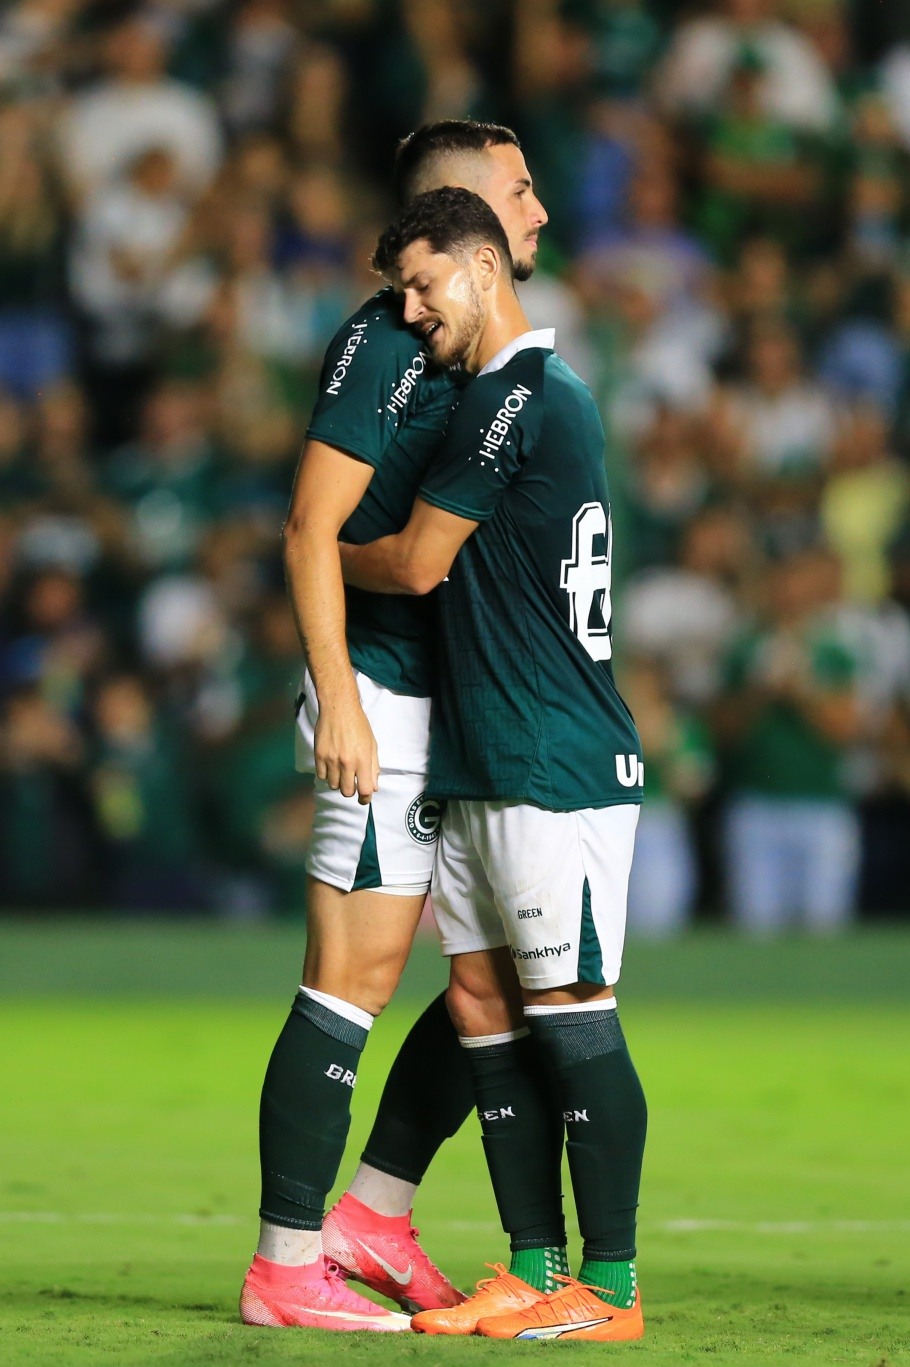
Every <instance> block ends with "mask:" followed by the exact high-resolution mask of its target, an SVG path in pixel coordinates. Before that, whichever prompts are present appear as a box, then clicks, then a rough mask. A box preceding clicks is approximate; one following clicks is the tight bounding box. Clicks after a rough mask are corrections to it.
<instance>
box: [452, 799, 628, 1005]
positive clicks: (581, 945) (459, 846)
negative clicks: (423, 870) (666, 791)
mask: <svg viewBox="0 0 910 1367" xmlns="http://www.w3.org/2000/svg"><path fill="white" fill-rule="evenodd" d="M639 811H640V808H639V806H638V805H637V804H632V803H629V804H622V805H621V806H617V807H602V808H586V809H585V810H583V811H578V812H548V811H543V810H542V809H541V808H540V807H532V806H530V805H529V804H527V803H521V802H464V801H453V802H449V803H448V805H447V808H446V815H445V819H444V821H443V824H442V836H441V838H440V841H439V850H438V852H437V856H436V867H435V870H434V873H433V885H432V899H433V911H434V913H435V916H436V924H437V925H438V927H439V933H440V937H441V939H442V949H443V953H444V954H446V955H452V954H469V953H472V952H473V951H475V950H479V949H496V948H498V947H499V946H501V945H508V946H509V948H510V949H511V951H512V958H513V960H514V961H515V968H516V970H517V972H518V977H519V979H520V981H521V983H522V985H523V986H524V987H528V988H534V989H543V988H550V987H563V986H565V985H567V984H568V983H574V982H589V983H597V984H603V985H605V986H612V984H613V983H615V982H616V981H617V979H618V978H619V970H620V966H621V964H622V949H623V940H624V938H625V930H626V898H627V893H628V887H629V871H630V869H631V867H632V848H633V845H634V843H635V827H636V826H637V824H638V814H639Z"/></svg>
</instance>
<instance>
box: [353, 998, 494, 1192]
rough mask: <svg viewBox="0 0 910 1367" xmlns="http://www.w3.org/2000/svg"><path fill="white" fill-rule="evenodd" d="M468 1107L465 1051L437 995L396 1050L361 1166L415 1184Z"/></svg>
mask: <svg viewBox="0 0 910 1367" xmlns="http://www.w3.org/2000/svg"><path fill="white" fill-rule="evenodd" d="M473 1107H474V1090H473V1087H472V1085H471V1074H470V1071H469V1069H468V1063H467V1059H466V1058H465V1050H464V1049H462V1047H461V1045H460V1044H459V1043H458V1035H457V1034H456V1032H455V1027H454V1025H453V1024H452V1022H451V1020H450V1019H449V1013H448V1010H447V1008H446V999H445V993H444V992H441V993H440V994H439V996H438V997H436V998H435V999H434V1000H433V1001H431V1002H430V1005H429V1006H428V1007H427V1009H426V1010H425V1011H424V1013H423V1015H422V1016H419V1017H418V1019H417V1020H416V1021H415V1022H414V1024H413V1025H412V1026H411V1029H410V1031H409V1033H408V1035H407V1038H406V1039H405V1041H404V1043H403V1044H402V1046H401V1048H400V1049H399V1050H398V1054H397V1056H396V1058H395V1062H394V1063H393V1064H392V1070H391V1072H390V1073H389V1076H388V1081H387V1082H386V1084H385V1087H384V1088H383V1092H382V1098H381V1100H380V1102H379V1110H378V1111H377V1112H376V1120H375V1121H374V1123H373V1129H372V1131H371V1133H370V1137H369V1139H368V1140H367V1146H366V1148H365V1149H364V1151H363V1154H362V1158H363V1161H364V1163H369V1164H370V1165H371V1167H374V1168H379V1170H380V1171H381V1172H387V1173H390V1174H391V1175H392V1176H393V1177H401V1178H403V1179H404V1181H406V1182H415V1183H418V1184H419V1183H420V1182H421V1181H422V1180H423V1178H424V1175H425V1174H426V1171H427V1168H428V1167H429V1166H430V1163H431V1162H432V1161H433V1159H434V1157H435V1156H436V1153H437V1152H438V1150H439V1148H440V1146H441V1145H442V1144H443V1143H444V1141H445V1140H446V1139H449V1138H451V1136H452V1135H453V1134H455V1133H456V1131H457V1130H459V1129H460V1128H461V1126H462V1125H463V1124H464V1122H465V1120H466V1119H467V1117H468V1116H469V1115H470V1113H471V1111H472V1109H473Z"/></svg>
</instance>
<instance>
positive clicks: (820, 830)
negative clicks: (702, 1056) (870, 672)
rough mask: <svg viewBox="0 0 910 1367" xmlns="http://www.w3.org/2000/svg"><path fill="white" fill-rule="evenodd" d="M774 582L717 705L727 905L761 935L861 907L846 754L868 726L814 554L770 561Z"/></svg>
mask: <svg viewBox="0 0 910 1367" xmlns="http://www.w3.org/2000/svg"><path fill="white" fill-rule="evenodd" d="M766 586H767V591H766V598H765V604H764V612H763V614H762V617H761V619H760V620H759V621H758V622H756V624H755V625H754V627H753V628H751V629H750V630H749V631H748V632H747V633H746V634H745V635H743V636H742V637H741V639H740V640H739V641H738V642H737V643H736V644H735V645H734V646H733V648H732V650H731V652H730V655H729V658H728V662H727V676H726V681H725V687H724V691H723V694H722V696H721V698H720V700H719V702H718V704H717V707H716V721H717V730H718V736H719V738H720V740H721V741H722V743H723V747H724V753H723V759H724V763H725V781H726V785H727V790H728V792H729V799H728V807H727V812H726V828H725V840H724V854H725V864H726V877H727V883H728V888H729V896H730V908H731V912H732V915H733V918H734V920H735V922H736V923H737V924H738V925H740V926H741V927H742V928H744V929H746V930H750V931H753V932H755V933H759V934H769V933H773V932H775V931H780V930H782V929H783V928H784V927H786V926H787V925H793V924H802V925H804V926H805V927H806V928H807V929H809V930H813V931H832V930H836V929H837V928H838V927H840V926H843V925H844V924H846V923H847V922H848V921H849V920H850V918H851V917H852V916H853V914H854V912H855V909H856V894H857V880H858V874H859V853H860V849H859V828H858V823H857V819H856V813H855V811H854V809H853V805H852V802H851V795H850V793H849V790H848V788H847V785H846V777H845V772H844V760H845V757H846V754H847V751H848V749H849V747H850V746H852V745H853V744H854V743H855V741H856V740H857V738H858V736H859V734H860V713H859V706H858V696H857V683H856V680H857V662H856V660H855V659H854V657H853V655H852V654H851V652H850V651H849V649H848V647H847V646H846V644H845V643H844V642H843V640H842V639H841V638H840V636H839V634H838V633H837V631H836V629H835V628H834V626H833V624H832V623H831V622H830V620H829V618H828V615H827V613H826V612H824V611H823V610H822V609H823V600H822V582H821V579H820V575H819V564H818V557H817V555H816V554H815V553H813V552H811V551H803V552H800V553H798V554H796V555H793V556H790V557H789V558H788V559H785V560H782V561H779V562H778V563H776V564H774V565H772V566H770V567H769V569H768V570H767V572H766ZM824 606H827V605H824Z"/></svg>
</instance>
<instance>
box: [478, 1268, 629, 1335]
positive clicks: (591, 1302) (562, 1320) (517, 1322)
mask: <svg viewBox="0 0 910 1367" xmlns="http://www.w3.org/2000/svg"><path fill="white" fill-rule="evenodd" d="M556 1280H557V1281H560V1282H564V1283H565V1285H564V1286H562V1287H560V1289H559V1290H558V1291H554V1292H552V1294H551V1295H549V1296H546V1297H544V1298H543V1299H542V1300H538V1301H537V1302H536V1303H534V1304H532V1305H526V1306H525V1307H524V1309H522V1310H517V1311H515V1312H514V1313H512V1314H505V1315H503V1314H499V1315H485V1316H483V1317H482V1318H481V1319H480V1321H479V1322H478V1325H477V1333H478V1334H480V1335H482V1337H483V1338H488V1339H579V1340H581V1341H582V1342H585V1343H621V1342H624V1341H627V1340H629V1339H640V1338H641V1337H642V1335H643V1334H644V1332H645V1322H644V1320H643V1319H642V1314H641V1297H640V1296H639V1294H638V1292H637V1291H636V1293H635V1304H634V1305H633V1306H631V1307H630V1308H629V1309H628V1310H623V1309H621V1308H620V1307H619V1306H618V1305H608V1304H607V1302H606V1301H602V1300H601V1299H600V1297H599V1296H595V1294H594V1291H593V1290H592V1288H591V1287H589V1286H585V1285H584V1284H583V1283H582V1282H579V1281H576V1280H575V1278H574V1277H557V1279H556ZM597 1289H598V1290H600V1289H601V1288H600V1287H598V1288H597Z"/></svg>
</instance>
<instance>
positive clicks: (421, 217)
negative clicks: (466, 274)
mask: <svg viewBox="0 0 910 1367" xmlns="http://www.w3.org/2000/svg"><path fill="white" fill-rule="evenodd" d="M422 239H426V241H427V242H428V243H429V244H430V246H431V247H432V249H433V251H434V252H443V253H445V254H446V255H447V256H465V255H467V254H468V253H470V252H471V251H472V250H473V249H474V248H475V247H479V246H481V245H482V244H484V243H489V244H490V246H491V247H495V248H496V250H497V251H498V252H499V255H500V257H501V258H502V263H503V266H504V268H505V270H506V271H507V273H508V276H509V278H510V279H511V277H512V269H513V268H512V253H511V252H510V251H509V240H508V238H507V237H506V234H505V229H504V228H503V226H502V224H501V223H500V221H499V219H498V218H497V217H496V215H495V213H494V212H493V210H492V209H491V208H490V206H489V204H488V203H487V202H486V200H485V199H481V198H480V195H475V194H474V193H473V191H471V190H464V189H462V188H461V186H457V185H443V186H441V187H440V188H439V189H438V190H427V191H426V193H425V194H422V195H418V196H417V198H416V199H415V200H412V201H411V203H410V204H409V205H408V206H407V208H406V209H402V211H401V213H400V214H399V215H398V217H397V218H396V219H393V221H392V222H391V223H390V224H389V226H388V227H387V228H386V230H385V232H384V233H382V234H381V236H380V238H379V241H378V242H377V243H376V250H375V252H374V253H373V265H374V267H375V268H376V270H377V271H380V272H381V273H382V274H383V275H388V274H389V272H390V271H391V270H394V268H395V266H396V265H397V263H398V258H399V257H400V256H401V253H402V252H403V251H404V249H405V247H409V246H410V245H411V243H412V242H419V241H421V240H422Z"/></svg>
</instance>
